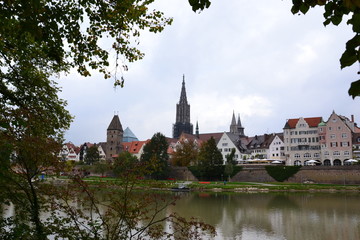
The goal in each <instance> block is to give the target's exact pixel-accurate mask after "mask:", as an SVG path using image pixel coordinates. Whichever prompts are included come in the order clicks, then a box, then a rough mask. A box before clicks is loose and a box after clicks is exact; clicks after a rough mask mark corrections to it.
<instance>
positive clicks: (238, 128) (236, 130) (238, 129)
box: [230, 112, 245, 137]
mask: <svg viewBox="0 0 360 240" xmlns="http://www.w3.org/2000/svg"><path fill="white" fill-rule="evenodd" d="M230 132H231V133H233V134H236V135H238V136H240V137H243V136H245V134H244V127H243V126H242V124H241V121H240V114H239V116H238V120H237V122H236V120H235V113H234V112H233V115H232V119H231V124H230Z"/></svg>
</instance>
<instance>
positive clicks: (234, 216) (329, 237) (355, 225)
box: [172, 193, 360, 240]
mask: <svg viewBox="0 0 360 240" xmlns="http://www.w3.org/2000/svg"><path fill="white" fill-rule="evenodd" d="M172 210H173V211H176V212H178V213H180V214H181V215H182V216H185V217H190V216H195V217H198V218H201V219H202V220H204V221H205V222H207V223H209V224H212V225H213V226H215V227H216V230H217V232H218V235H217V236H216V238H215V239H242V240H250V239H266V240H268V239H277V240H278V239H288V240H297V239H299V240H320V239H321V240H322V239H324V240H325V239H326V240H341V239H344V240H352V239H354V240H356V239H360V194H358V193H226V194H224V193H189V194H183V195H182V198H181V199H180V200H179V201H178V202H177V204H176V206H174V207H173V209H172Z"/></svg>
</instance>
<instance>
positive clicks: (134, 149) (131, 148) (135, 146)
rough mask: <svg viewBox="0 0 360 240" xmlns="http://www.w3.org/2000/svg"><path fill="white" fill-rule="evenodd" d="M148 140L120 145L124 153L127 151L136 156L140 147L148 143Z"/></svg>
mask: <svg viewBox="0 0 360 240" xmlns="http://www.w3.org/2000/svg"><path fill="white" fill-rule="evenodd" d="M149 141H150V140H146V141H134V142H123V143H121V144H122V145H123V147H124V150H125V151H128V152H129V153H132V154H136V153H139V151H140V149H141V147H142V146H143V145H144V144H146V143H148V142H149Z"/></svg>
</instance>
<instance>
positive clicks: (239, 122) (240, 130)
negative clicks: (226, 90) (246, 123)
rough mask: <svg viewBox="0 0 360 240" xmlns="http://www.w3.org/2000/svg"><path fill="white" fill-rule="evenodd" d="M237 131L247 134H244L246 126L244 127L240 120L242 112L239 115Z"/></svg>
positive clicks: (240, 134) (241, 134) (242, 134)
mask: <svg viewBox="0 0 360 240" xmlns="http://www.w3.org/2000/svg"><path fill="white" fill-rule="evenodd" d="M237 131H238V134H239V136H245V134H244V128H243V126H242V125H241V121H240V114H239V115H238V121H237Z"/></svg>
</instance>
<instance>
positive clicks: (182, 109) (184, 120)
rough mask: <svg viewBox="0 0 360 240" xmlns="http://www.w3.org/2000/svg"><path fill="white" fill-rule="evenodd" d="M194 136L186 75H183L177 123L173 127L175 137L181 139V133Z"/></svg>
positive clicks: (177, 105) (177, 106)
mask: <svg viewBox="0 0 360 240" xmlns="http://www.w3.org/2000/svg"><path fill="white" fill-rule="evenodd" d="M183 132H184V133H189V134H193V125H192V124H191V123H190V104H188V102H187V98H186V89H185V75H183V81H182V87H181V93H180V100H179V103H178V104H176V121H175V124H174V125H173V137H174V138H178V137H180V135H181V133H183Z"/></svg>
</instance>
